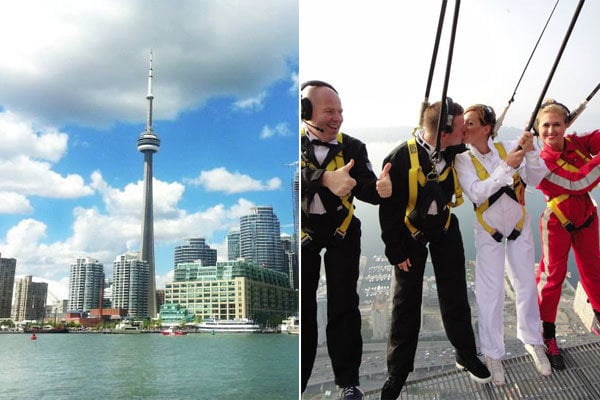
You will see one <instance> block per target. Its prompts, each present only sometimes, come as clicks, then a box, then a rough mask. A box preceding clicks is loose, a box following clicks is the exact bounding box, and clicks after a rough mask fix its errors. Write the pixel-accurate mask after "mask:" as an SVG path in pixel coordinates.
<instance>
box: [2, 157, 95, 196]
mask: <svg viewBox="0 0 600 400" xmlns="http://www.w3.org/2000/svg"><path fill="white" fill-rule="evenodd" d="M51 168H52V165H51V164H49V163H47V162H39V161H35V160H32V159H30V158H28V157H26V156H17V157H13V158H9V159H1V160H0V176H2V180H0V190H2V191H11V192H15V193H19V194H22V195H28V196H29V195H35V196H43V197H54V198H76V197H81V196H87V195H90V194H92V192H93V191H92V189H91V188H90V187H89V186H87V185H86V184H85V182H84V181H83V178H82V177H81V176H80V175H77V174H69V175H66V176H62V175H60V174H58V173H56V172H54V171H52V169H51Z"/></svg>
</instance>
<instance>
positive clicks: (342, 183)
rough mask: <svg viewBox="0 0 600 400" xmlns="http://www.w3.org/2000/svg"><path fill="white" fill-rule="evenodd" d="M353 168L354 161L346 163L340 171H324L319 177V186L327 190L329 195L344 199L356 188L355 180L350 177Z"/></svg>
mask: <svg viewBox="0 0 600 400" xmlns="http://www.w3.org/2000/svg"><path fill="white" fill-rule="evenodd" d="M353 166H354V160H353V159H351V160H350V161H348V164H346V165H344V166H343V167H342V168H340V169H336V170H335V171H325V172H323V175H322V177H321V185H323V186H325V187H326V188H328V189H329V190H330V191H331V193H333V194H335V195H336V196H339V197H344V196H346V195H348V194H349V193H350V191H351V190H352V189H353V188H354V186H356V180H355V179H354V178H352V177H351V176H350V170H351V169H352V167H353Z"/></svg>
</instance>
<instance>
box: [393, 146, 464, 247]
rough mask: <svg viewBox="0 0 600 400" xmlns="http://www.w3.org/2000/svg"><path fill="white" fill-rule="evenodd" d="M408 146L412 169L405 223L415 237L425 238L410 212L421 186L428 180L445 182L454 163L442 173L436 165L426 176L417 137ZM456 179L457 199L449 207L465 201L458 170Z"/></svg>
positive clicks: (445, 229) (454, 176) (455, 191)
mask: <svg viewBox="0 0 600 400" xmlns="http://www.w3.org/2000/svg"><path fill="white" fill-rule="evenodd" d="M406 144H407V147H408V154H409V156H410V169H409V170H408V204H407V206H406V214H405V215H404V224H405V225H406V227H407V228H408V230H409V231H410V234H411V235H412V237H413V239H415V240H421V239H422V238H423V232H421V231H419V230H418V229H417V228H415V227H414V225H413V224H412V223H411V222H410V218H409V216H410V214H411V213H412V212H413V211H414V209H415V207H416V206H417V199H418V196H419V186H421V188H423V187H424V186H425V185H426V184H427V183H428V182H431V181H435V182H443V181H445V180H446V179H447V178H448V175H449V174H450V172H451V171H453V172H454V163H452V165H451V166H450V167H448V168H446V169H445V170H444V171H442V174H441V175H438V173H437V170H436V169H435V166H433V168H432V170H431V171H430V172H429V173H428V174H427V176H425V174H424V173H423V169H422V168H421V165H420V163H419V152H418V148H417V141H416V139H415V138H411V139H409V140H407V142H406ZM452 176H453V179H454V198H455V201H454V202H452V201H450V202H448V204H447V206H449V207H458V206H459V205H461V204H462V203H463V198H462V190H461V188H460V184H459V183H458V178H457V176H456V172H454V173H453V174H452ZM451 216H452V213H451V212H448V218H447V219H446V223H445V224H444V231H447V230H448V227H449V226H450V218H451Z"/></svg>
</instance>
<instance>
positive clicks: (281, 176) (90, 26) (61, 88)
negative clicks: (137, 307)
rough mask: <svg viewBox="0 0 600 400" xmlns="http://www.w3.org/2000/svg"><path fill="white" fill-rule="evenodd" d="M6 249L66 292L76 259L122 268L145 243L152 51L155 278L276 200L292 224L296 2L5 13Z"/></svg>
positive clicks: (26, 6) (0, 158) (28, 270)
mask: <svg viewBox="0 0 600 400" xmlns="http://www.w3.org/2000/svg"><path fill="white" fill-rule="evenodd" d="M0 36H2V37H3V38H4V39H3V40H2V41H0V54H2V57H1V58H0V82H1V84H0V137H1V138H2V144H1V145H0V254H1V255H2V257H4V258H16V259H17V268H16V274H17V276H22V275H33V276H34V281H45V282H49V291H50V294H49V300H50V301H55V300H60V299H66V298H67V296H68V293H67V288H68V274H69V265H70V264H71V263H73V262H74V261H75V260H76V259H77V258H78V257H92V258H95V259H98V260H99V261H100V262H102V263H103V264H104V269H105V274H106V275H107V276H112V262H113V260H114V259H115V258H116V257H117V256H118V255H120V254H124V253H126V252H129V251H139V246H140V237H141V216H142V183H143V182H142V181H143V155H142V154H141V153H139V152H138V151H137V138H138V136H139V135H140V133H142V132H143V131H144V130H145V124H146V118H147V112H148V101H147V99H146V94H147V84H148V69H149V60H150V52H152V54H153V62H152V66H153V74H154V78H153V90H152V91H153V95H154V102H153V129H154V132H155V133H156V134H157V135H158V136H159V137H160V140H161V144H160V150H159V152H158V153H156V154H155V155H154V177H155V180H154V235H155V252H156V274H157V287H158V288H163V287H164V283H165V282H167V281H169V280H171V277H172V270H173V249H174V247H175V246H176V245H178V244H181V242H182V241H183V240H184V239H186V238H190V237H202V238H205V239H206V241H207V243H208V244H209V245H210V246H211V247H213V248H216V249H217V252H218V258H219V259H226V257H227V252H226V239H225V238H226V235H227V233H228V231H229V230H230V229H232V228H235V227H237V226H239V217H240V216H241V215H245V214H248V213H249V212H250V209H251V207H252V206H257V205H271V206H273V208H274V211H275V214H276V215H277V216H278V217H279V221H280V224H281V230H282V233H283V234H292V233H293V211H292V205H293V200H292V179H293V176H294V171H295V169H296V167H297V160H298V134H297V126H298V96H299V95H298V89H297V88H298V62H299V59H298V4H297V2H296V1H279V0H254V1H252V2H246V1H242V0H238V1H235V0H227V1H220V0H203V1H195V0H189V1H178V2H158V1H156V2H148V1H142V0H139V1H126V2H123V1H88V2H80V1H64V0H61V1H57V2H46V1H42V0H40V1H31V0H25V1H20V2H10V3H7V4H5V5H4V6H3V9H2V13H0Z"/></svg>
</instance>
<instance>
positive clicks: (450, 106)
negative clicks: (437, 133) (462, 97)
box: [442, 96, 456, 133]
mask: <svg viewBox="0 0 600 400" xmlns="http://www.w3.org/2000/svg"><path fill="white" fill-rule="evenodd" d="M455 115H456V107H455V106H454V102H453V101H452V98H450V97H448V96H446V113H445V114H444V115H443V116H442V122H443V123H444V129H443V130H444V132H446V133H452V130H453V126H454V116H455Z"/></svg>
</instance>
